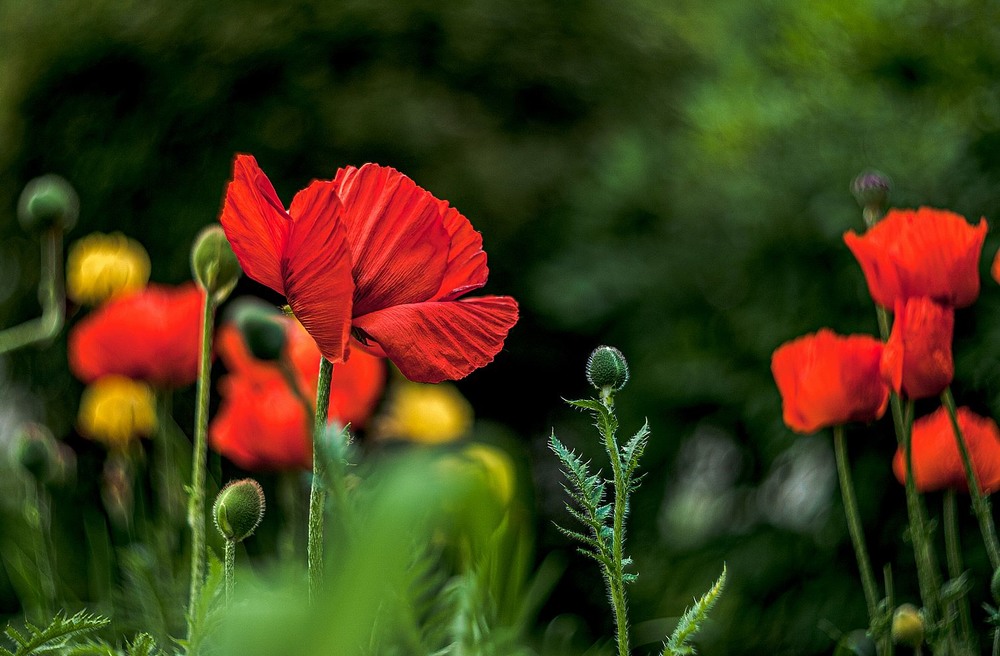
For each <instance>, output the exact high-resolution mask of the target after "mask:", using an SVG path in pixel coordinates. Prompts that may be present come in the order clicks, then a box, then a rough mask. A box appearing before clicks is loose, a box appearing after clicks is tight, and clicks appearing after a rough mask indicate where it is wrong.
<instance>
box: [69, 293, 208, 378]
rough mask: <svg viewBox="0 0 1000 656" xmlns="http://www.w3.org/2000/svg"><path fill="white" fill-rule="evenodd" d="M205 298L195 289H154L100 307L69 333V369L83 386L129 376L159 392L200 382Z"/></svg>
mask: <svg viewBox="0 0 1000 656" xmlns="http://www.w3.org/2000/svg"><path fill="white" fill-rule="evenodd" d="M203 299H204V293H203V292H202V291H201V290H200V289H198V287H197V286H196V285H195V284H194V283H187V284H184V285H181V286H179V287H168V286H164V285H150V286H149V287H147V288H146V289H144V290H143V291H141V292H137V293H135V294H131V295H129V296H123V297H120V298H117V299H114V300H111V301H109V302H108V303H106V304H104V305H102V306H101V307H99V308H98V309H96V310H94V312H92V313H91V314H90V315H89V316H87V317H86V318H84V319H83V320H81V321H80V322H79V323H77V324H76V325H75V326H74V327H73V328H72V329H71V330H70V331H69V367H70V370H71V371H72V372H73V374H74V375H75V376H76V377H77V378H79V379H80V380H82V381H83V382H85V383H90V382H92V381H94V380H97V379H98V378H100V377H101V376H106V375H111V374H114V375H118V376H127V377H128V378H132V379H134V380H141V381H145V382H147V383H150V384H151V385H153V386H155V387H161V388H174V387H182V386H184V385H190V384H191V383H193V382H194V380H195V378H197V376H198V350H199V334H200V331H201V315H202V303H203V302H204V300H203Z"/></svg>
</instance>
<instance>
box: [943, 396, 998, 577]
mask: <svg viewBox="0 0 1000 656" xmlns="http://www.w3.org/2000/svg"><path fill="white" fill-rule="evenodd" d="M941 403H942V404H943V405H944V407H945V408H946V409H947V410H948V418H949V419H951V427H952V429H954V431H955V442H956V443H957V444H958V452H959V454H961V456H962V466H963V467H964V468H965V480H966V482H967V483H968V484H969V495H970V496H971V497H972V511H973V512H974V513H975V514H976V519H977V520H979V530H980V532H982V534H983V542H984V543H985V544H986V553H987V554H988V555H989V557H990V565H992V566H993V569H994V570H996V569H997V568H1000V543H998V542H997V529H996V526H995V525H994V524H993V514H992V513H991V512H990V502H989V500H988V499H987V498H986V497H985V496H983V492H982V488H980V487H979V481H977V480H976V472H975V470H974V469H973V467H972V458H971V457H969V448H968V445H967V444H966V442H965V436H963V435H962V428H961V427H960V426H959V425H958V410H957V409H956V407H955V398H954V397H953V396H952V395H951V388H950V387H946V388H945V390H944V391H943V392H941Z"/></svg>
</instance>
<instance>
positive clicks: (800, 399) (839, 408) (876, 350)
mask: <svg viewBox="0 0 1000 656" xmlns="http://www.w3.org/2000/svg"><path fill="white" fill-rule="evenodd" d="M881 358H882V342H880V341H879V340H877V339H875V338H874V337H869V336H868V335H849V336H847V337H842V336H840V335H837V334H836V333H834V332H833V331H831V330H828V329H823V330H820V331H819V332H817V333H813V334H809V335H805V336H803V337H799V338H798V339H794V340H792V341H790V342H785V343H784V344H782V345H781V346H779V347H778V348H777V349H776V350H775V351H774V355H772V356H771V373H772V374H774V380H775V382H776V383H777V385H778V391H779V392H780V393H781V403H782V411H783V418H784V420H785V424H787V425H788V427H789V428H791V429H792V430H793V431H795V432H797V433H814V432H816V431H817V430H819V429H821V428H825V427H827V426H836V425H839V424H844V423H847V422H849V421H864V422H867V421H874V420H876V419H878V418H879V417H881V416H882V414H883V413H884V412H885V408H886V405H887V403H888V401H889V388H888V386H887V385H886V384H885V382H884V381H883V380H882V376H881V373H880V371H879V363H880V361H881Z"/></svg>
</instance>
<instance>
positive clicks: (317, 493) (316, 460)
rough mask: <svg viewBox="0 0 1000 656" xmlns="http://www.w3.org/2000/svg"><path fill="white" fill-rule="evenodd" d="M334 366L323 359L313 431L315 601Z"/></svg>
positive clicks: (311, 546) (311, 519)
mask: <svg viewBox="0 0 1000 656" xmlns="http://www.w3.org/2000/svg"><path fill="white" fill-rule="evenodd" d="M332 379H333V364H332V363H331V362H330V361H329V360H327V359H326V358H320V362H319V379H318V380H317V383H316V418H315V422H314V423H313V431H312V452H313V477H312V487H311V489H310V491H309V542H308V554H307V555H308V560H309V600H310V601H313V600H315V598H316V595H317V594H318V593H319V588H320V585H322V582H323V538H324V534H323V507H324V505H325V502H326V458H325V457H324V454H323V452H322V447H321V441H322V438H323V434H324V433H325V431H326V421H327V414H328V411H329V408H330V381H331V380H332Z"/></svg>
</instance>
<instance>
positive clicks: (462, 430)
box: [377, 381, 473, 444]
mask: <svg viewBox="0 0 1000 656" xmlns="http://www.w3.org/2000/svg"><path fill="white" fill-rule="evenodd" d="M472 418H473V414H472V406H471V405H469V402H468V401H466V400H465V397H463V396H462V395H461V394H460V393H459V392H458V390H457V389H456V388H455V387H454V386H453V385H449V384H447V383H439V384H436V385H428V384H424V383H411V382H409V381H406V382H403V383H400V384H399V385H398V386H397V387H396V390H395V392H394V394H392V396H391V400H390V404H389V409H388V412H387V414H386V416H385V417H384V418H383V420H382V423H381V425H380V427H379V429H378V430H377V432H378V433H379V434H380V435H381V436H382V437H390V438H397V439H403V440H409V441H412V442H419V443H421V444H442V443H444V442H452V441H454V440H457V439H458V438H460V437H462V436H463V435H465V434H466V433H467V432H468V431H469V429H470V428H471V427H472Z"/></svg>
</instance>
